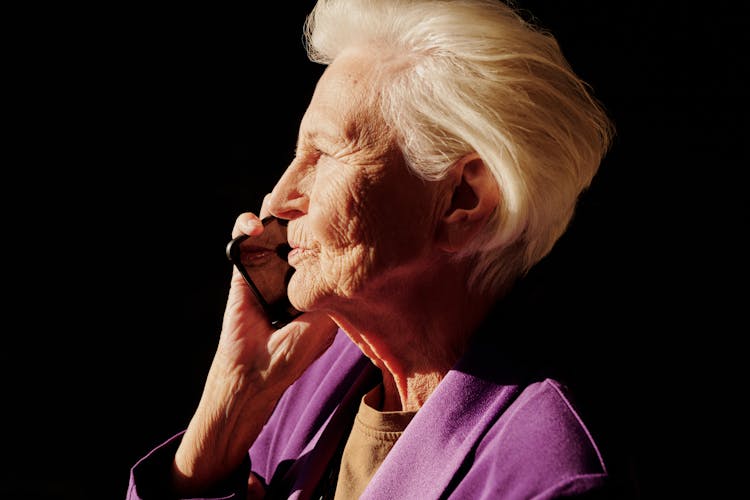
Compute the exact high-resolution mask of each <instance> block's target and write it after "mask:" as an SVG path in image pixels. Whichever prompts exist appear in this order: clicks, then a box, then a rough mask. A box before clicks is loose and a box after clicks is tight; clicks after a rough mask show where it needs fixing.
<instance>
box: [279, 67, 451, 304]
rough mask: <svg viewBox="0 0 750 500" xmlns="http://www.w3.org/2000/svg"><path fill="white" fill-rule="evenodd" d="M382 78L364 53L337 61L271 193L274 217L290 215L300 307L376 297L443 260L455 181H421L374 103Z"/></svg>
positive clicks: (295, 299)
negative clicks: (445, 218) (438, 245)
mask: <svg viewBox="0 0 750 500" xmlns="http://www.w3.org/2000/svg"><path fill="white" fill-rule="evenodd" d="M378 78H379V76H378V74H377V73H376V71H375V70H374V69H372V66H371V65H368V64H367V58H366V57H365V56H364V55H360V54H359V53H357V52H354V53H347V54H344V55H342V56H340V57H339V58H338V59H337V60H336V61H335V62H334V63H333V65H332V66H331V67H330V68H329V70H328V71H326V72H325V74H324V75H323V77H322V78H321V81H320V82H319V85H318V87H317V89H316V92H315V94H314V96H313V98H312V101H311V103H310V106H309V107H308V109H307V112H306V113H305V115H304V118H303V120H302V124H301V126H300V135H299V142H298V146H297V155H296V158H295V159H294V161H293V162H292V164H291V165H290V166H289V168H288V169H287V171H286V172H285V173H284V175H283V176H282V178H281V179H280V180H279V182H278V184H277V185H276V187H275V188H274V190H273V193H272V194H271V196H270V199H269V200H268V207H269V210H270V212H271V213H272V214H274V215H276V216H279V217H282V218H288V219H291V222H290V223H289V229H288V231H289V232H288V238H289V241H290V244H291V245H292V247H293V248H294V249H295V250H294V251H293V252H292V254H291V255H290V257H289V262H290V263H291V264H292V265H293V266H294V267H295V268H296V272H295V274H294V277H293V278H292V281H291V283H290V286H289V296H290V299H291V301H292V303H293V304H294V305H295V306H296V307H297V308H299V309H302V310H319V309H328V310H334V311H335V310H337V309H339V308H341V307H346V304H345V302H347V301H348V302H349V303H351V302H357V301H358V300H361V299H364V298H367V300H368V301H371V300H373V299H374V298H376V296H377V295H378V294H390V293H392V289H393V281H394V280H403V279H405V278H408V276H409V274H414V273H416V272H421V271H423V270H425V269H426V268H427V266H428V265H430V264H431V263H432V262H433V261H434V255H433V254H432V252H433V251H434V247H433V245H432V243H433V240H432V236H433V235H434V233H435V231H436V224H437V221H438V218H439V215H440V213H441V212H442V211H444V210H445V209H446V206H445V204H440V203H439V200H440V199H441V195H445V193H446V192H447V190H448V188H449V186H447V185H446V184H445V183H436V182H426V181H423V180H421V179H419V178H417V177H416V176H415V175H414V174H413V173H412V172H411V171H410V170H409V169H408V167H407V166H406V164H405V163H404V160H403V157H402V155H401V153H400V151H399V149H398V147H397V144H396V138H395V137H394V136H393V134H392V132H391V130H390V129H389V128H388V127H386V126H385V124H384V123H383V121H382V118H381V117H380V114H379V112H378V109H377V104H376V103H375V102H374V98H375V88H377V84H378ZM444 197H445V196H443V198H444Z"/></svg>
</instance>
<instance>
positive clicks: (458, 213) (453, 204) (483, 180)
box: [437, 153, 500, 253]
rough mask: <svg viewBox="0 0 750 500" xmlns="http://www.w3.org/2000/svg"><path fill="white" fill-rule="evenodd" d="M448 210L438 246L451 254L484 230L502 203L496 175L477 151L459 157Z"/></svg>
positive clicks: (441, 224) (439, 228) (442, 219)
mask: <svg viewBox="0 0 750 500" xmlns="http://www.w3.org/2000/svg"><path fill="white" fill-rule="evenodd" d="M450 176H451V177H452V178H453V191H452V193H451V199H450V204H449V206H448V209H447V210H446V211H445V213H444V214H443V216H442V217H441V219H440V221H439V224H438V232H437V237H438V246H439V247H440V248H441V249H442V250H444V251H446V252H449V253H455V252H458V251H460V250H461V249H462V248H463V247H464V246H466V245H467V244H468V243H469V242H470V241H471V240H472V239H473V238H474V237H475V236H476V235H477V234H478V233H479V232H480V231H481V230H482V228H484V226H485V224H486V223H487V221H488V220H489V218H490V216H491V215H492V212H493V211H494V210H495V208H496V207H497V205H498V203H500V189H499V188H498V185H497V181H496V180H495V176H494V175H492V172H490V169H489V168H488V167H487V165H485V163H484V161H482V159H481V158H480V157H479V155H477V154H476V153H471V154H468V155H466V156H464V157H463V158H461V159H460V160H458V161H457V162H456V163H455V165H453V167H452V171H451V174H450Z"/></svg>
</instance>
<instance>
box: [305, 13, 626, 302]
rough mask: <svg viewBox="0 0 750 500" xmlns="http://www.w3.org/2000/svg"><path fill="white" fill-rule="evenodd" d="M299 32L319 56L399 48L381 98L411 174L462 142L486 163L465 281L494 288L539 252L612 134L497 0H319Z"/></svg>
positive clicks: (449, 160) (582, 89) (554, 52)
mask: <svg viewBox="0 0 750 500" xmlns="http://www.w3.org/2000/svg"><path fill="white" fill-rule="evenodd" d="M304 36H305V38H304V41H305V47H306V50H307V53H308V56H309V58H310V59H311V60H312V61H314V62H318V63H322V64H330V63H331V62H332V61H333V60H334V59H335V58H336V57H337V56H338V54H340V53H341V52H342V51H344V50H345V49H348V48H351V47H361V46H377V47H378V48H381V49H386V50H388V51H389V52H393V53H396V54H398V55H399V58H402V57H403V58H404V60H405V61H406V64H402V65H398V66H397V69H396V70H395V71H393V72H391V73H390V74H389V75H388V80H387V81H386V82H385V85H384V86H383V88H381V89H379V91H380V92H381V94H380V106H381V110H382V113H383V117H384V118H385V121H386V123H387V124H389V125H390V126H392V127H393V128H394V130H395V131H396V134H397V136H398V141H399V145H400V147H401V149H402V152H403V154H404V157H405V159H406V162H407V164H408V165H409V166H410V167H411V168H412V169H413V170H414V171H415V172H416V173H417V174H418V175H420V176H421V177H423V178H425V179H435V180H436V179H441V178H443V177H444V176H445V175H446V173H447V172H448V171H449V170H450V168H451V167H452V166H453V165H454V164H455V162H456V161H457V160H459V159H460V158H462V157H464V156H465V155H467V154H470V153H472V152H476V153H478V155H479V156H480V157H481V158H482V160H483V161H484V163H485V165H486V166H487V167H488V168H489V169H490V171H491V172H492V174H493V175H494V177H495V179H496V180H497V184H498V187H499V190H500V194H501V196H500V198H501V199H500V203H499V205H498V206H497V207H496V209H495V211H494V212H493V214H492V217H491V219H490V221H489V223H488V225H487V227H486V228H485V230H484V231H483V232H482V234H481V235H480V236H479V237H478V238H476V239H475V241H473V242H472V243H471V244H470V245H469V246H468V247H467V248H466V249H464V250H463V251H462V252H461V253H460V254H458V255H457V257H458V258H471V259H473V262H474V267H473V272H472V275H471V276H470V284H471V286H479V287H481V288H482V289H490V290H493V291H499V290H500V289H502V288H504V287H505V286H507V285H508V284H509V283H510V282H512V281H513V280H515V279H516V278H517V277H519V276H521V275H523V274H525V273H527V272H528V270H529V269H530V268H531V267H532V266H533V265H535V264H536V263H537V262H539V260H541V259H542V258H543V257H544V256H545V255H547V254H548V253H549V252H550V250H551V249H552V247H553V246H554V244H555V243H556V241H557V240H558V239H559V238H560V236H561V235H562V234H563V233H564V231H565V230H566V228H567V226H568V224H569V223H570V220H571V218H572V216H573V212H574V208H575V206H576V203H577V201H578V198H579V196H580V194H581V193H582V192H583V191H584V190H585V189H586V188H588V186H589V185H590V183H591V181H592V178H593V177H594V175H595V173H596V171H597V170H598V168H599V165H600V162H601V160H602V158H603V156H604V155H605V154H606V151H607V150H608V148H609V146H610V143H611V140H612V136H613V134H614V127H613V124H612V123H611V121H610V120H609V118H608V117H607V115H606V113H605V111H604V108H603V106H602V105H601V104H600V103H599V102H598V101H597V100H596V99H595V98H594V97H593V95H592V92H591V90H590V87H589V86H588V85H587V84H586V83H585V82H583V81H582V80H581V79H580V78H579V77H578V76H577V75H576V74H575V73H574V72H573V70H572V69H571V67H570V65H569V64H568V62H567V61H566V59H565V57H564V56H563V54H562V52H561V50H560V47H559V45H558V43H557V41H556V40H555V38H554V37H553V36H552V35H551V34H549V33H547V32H545V31H543V30H541V29H540V28H538V27H535V26H533V25H531V24H529V23H528V22H526V21H524V20H523V18H522V17H521V16H520V15H518V13H517V12H516V11H515V10H514V9H513V8H512V7H510V6H508V5H506V4H505V3H502V2H500V1H499V0H319V1H318V2H317V4H316V6H315V8H314V9H313V11H312V12H311V13H310V15H309V16H308V18H307V21H306V23H305V30H304Z"/></svg>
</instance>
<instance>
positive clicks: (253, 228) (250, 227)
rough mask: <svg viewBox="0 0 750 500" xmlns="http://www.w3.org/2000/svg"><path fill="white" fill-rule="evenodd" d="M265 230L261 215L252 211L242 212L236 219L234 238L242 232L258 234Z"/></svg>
mask: <svg viewBox="0 0 750 500" xmlns="http://www.w3.org/2000/svg"><path fill="white" fill-rule="evenodd" d="M262 232H263V223H262V222H261V220H260V217H258V216H257V215H255V214H254V213H252V212H245V213H242V214H240V215H239V216H238V217H237V219H235V221H234V227H233V228H232V238H236V237H237V236H239V235H241V234H249V235H251V236H256V235H258V234H260V233H262Z"/></svg>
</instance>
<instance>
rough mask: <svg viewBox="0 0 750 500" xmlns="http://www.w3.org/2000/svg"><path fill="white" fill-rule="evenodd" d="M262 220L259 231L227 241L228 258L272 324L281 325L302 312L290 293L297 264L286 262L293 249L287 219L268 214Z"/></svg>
mask: <svg viewBox="0 0 750 500" xmlns="http://www.w3.org/2000/svg"><path fill="white" fill-rule="evenodd" d="M262 222H263V226H264V227H263V233H261V234H260V235H258V236H248V235H246V234H243V235H240V236H238V237H236V238H234V239H233V240H232V241H230V242H229V243H228V244H227V250H226V251H227V258H228V259H229V260H230V262H232V263H233V264H234V265H235V266H236V267H237V269H238V270H239V271H240V274H242V276H243V277H244V278H245V281H246V282H247V284H248V285H250V289H251V290H252V291H253V293H254V294H255V297H256V298H257V299H258V302H260V304H261V305H262V306H263V309H264V310H265V312H266V315H267V316H268V319H269V322H270V323H271V326H273V327H275V328H281V327H282V326H284V325H286V324H287V323H289V322H290V321H291V320H292V319H294V318H296V317H297V316H299V315H300V314H302V313H301V312H300V311H298V310H297V309H295V308H294V306H292V304H291V302H289V297H288V296H287V286H288V285H289V280H290V279H291V277H292V274H294V268H293V267H292V266H290V265H289V262H287V255H288V254H289V251H290V250H291V247H290V246H289V243H288V242H287V239H286V226H287V223H288V221H287V220H285V219H278V218H276V217H273V216H269V217H266V218H264V219H263V220H262Z"/></svg>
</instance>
